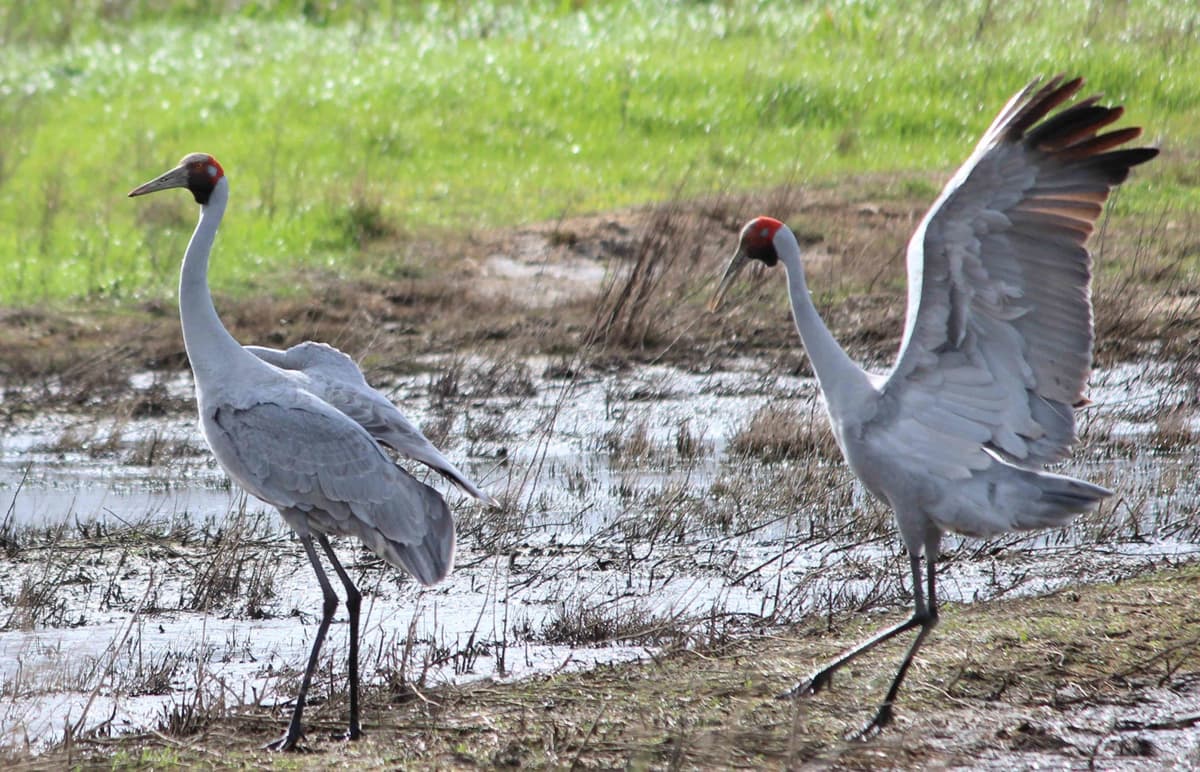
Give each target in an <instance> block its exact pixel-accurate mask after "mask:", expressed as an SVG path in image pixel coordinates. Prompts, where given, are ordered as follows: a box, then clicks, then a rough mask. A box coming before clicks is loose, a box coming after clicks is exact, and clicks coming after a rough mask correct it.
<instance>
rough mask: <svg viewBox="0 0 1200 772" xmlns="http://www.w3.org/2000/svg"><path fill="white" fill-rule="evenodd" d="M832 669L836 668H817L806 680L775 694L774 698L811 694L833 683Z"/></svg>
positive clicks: (792, 697) (787, 698) (790, 698)
mask: <svg viewBox="0 0 1200 772" xmlns="http://www.w3.org/2000/svg"><path fill="white" fill-rule="evenodd" d="M834 670H836V668H828V667H827V668H825V669H824V670H818V671H817V672H815V673H813V674H812V675H811V676H809V677H808V678H807V679H806V680H804V681H801V682H800V683H798V684H796V685H795V686H793V687H792V688H791V689H788V690H787V691H786V692H784V693H783V694H780V695H777V696H776V699H780V700H794V699H797V698H799V697H807V696H809V695H811V694H816V693H817V692H819V691H821V690H822V689H824V688H826V687H827V686H829V684H831V683H833V673H834Z"/></svg>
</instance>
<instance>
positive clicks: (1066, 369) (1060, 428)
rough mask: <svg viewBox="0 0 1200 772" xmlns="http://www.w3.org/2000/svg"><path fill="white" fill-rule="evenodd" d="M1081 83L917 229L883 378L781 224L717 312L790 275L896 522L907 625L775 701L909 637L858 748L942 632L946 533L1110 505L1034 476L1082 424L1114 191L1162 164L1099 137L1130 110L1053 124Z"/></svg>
mask: <svg viewBox="0 0 1200 772" xmlns="http://www.w3.org/2000/svg"><path fill="white" fill-rule="evenodd" d="M1082 83H1083V79H1082V78H1076V79H1074V80H1069V81H1064V79H1063V77H1062V76H1058V77H1055V78H1053V79H1051V80H1050V81H1049V82H1047V83H1046V84H1045V85H1041V84H1040V81H1037V80H1035V81H1034V82H1032V83H1030V84H1029V85H1028V86H1027V87H1026V88H1025V89H1023V90H1022V91H1020V92H1019V93H1018V94H1016V95H1015V96H1014V97H1013V98H1012V99H1011V100H1009V102H1008V104H1007V105H1005V107H1004V109H1003V110H1001V111H1000V114H999V115H998V116H997V117H996V119H995V121H994V122H993V123H992V125H991V127H990V128H989V129H988V130H987V132H986V133H985V134H984V135H983V139H982V140H981V141H980V143H979V145H978V146H977V147H976V148H975V152H974V153H972V154H971V156H970V157H969V158H968V159H967V161H966V163H964V164H963V166H962V168H960V169H959V170H958V172H957V173H956V174H955V175H954V177H952V178H951V180H950V182H949V183H947V185H946V187H945V189H944V190H943V191H942V194H941V195H940V196H939V197H938V199H937V200H936V201H935V202H934V204H933V206H932V207H931V208H930V210H929V212H928V214H926V215H925V218H924V219H923V220H922V221H921V223H920V225H918V226H917V230H916V233H915V234H914V235H913V237H912V240H911V241H910V242H909V244H908V314H907V317H906V321H905V326H904V337H903V340H902V342H901V344H900V353H899V357H898V358H897V361H896V364H895V366H894V367H893V368H892V370H891V372H890V373H888V374H887V375H873V374H869V373H867V372H865V371H864V370H863V369H862V368H861V367H859V366H858V365H857V364H856V363H855V362H853V361H852V360H851V359H850V358H849V357H848V356H847V355H846V353H845V351H843V350H842V348H841V347H840V346H839V345H838V343H837V341H836V340H835V339H834V337H833V335H832V334H831V333H830V332H829V329H828V328H827V327H826V326H825V324H824V323H823V322H822V321H821V318H820V316H819V315H818V314H817V311H816V308H815V307H814V306H813V301H812V298H811V297H810V296H809V291H808V287H807V285H806V283H805V279H804V267H803V263H802V262H801V256H800V246H799V244H798V243H797V241H796V237H795V235H794V234H793V233H792V231H791V230H790V229H789V228H788V227H787V226H786V225H784V224H783V223H781V222H780V221H778V220H775V219H772V218H770V217H758V218H756V219H754V220H751V221H750V222H749V223H747V224H746V226H745V227H744V228H743V229H742V231H741V234H740V237H739V241H738V248H737V251H736V253H735V254H734V256H733V259H732V260H731V261H730V263H729V267H728V268H727V270H726V271H725V275H724V277H723V278H722V280H721V283H720V286H719V287H718V288H717V291H716V293H715V294H714V296H713V300H712V303H711V304H710V305H711V308H712V309H713V310H715V309H716V308H717V307H718V306H719V304H720V302H721V300H722V298H723V297H724V295H725V293H726V291H727V290H728V289H729V287H730V285H731V283H732V281H733V279H734V277H735V276H736V275H737V274H738V272H739V271H740V270H741V269H742V268H743V267H744V266H745V265H746V264H747V263H749V262H750V261H751V260H757V261H759V262H761V263H763V264H765V265H768V266H773V265H775V264H776V263H779V262H782V263H783V267H784V269H785V271H786V272H787V280H788V292H789V294H790V296H791V303H792V316H793V319H794V320H795V323H796V329H797V331H798V332H799V333H800V338H801V341H802V343H803V345H804V348H805V350H806V351H807V353H808V357H809V361H810V362H811V363H812V369H813V372H814V373H815V374H816V378H817V383H818V386H819V388H820V391H821V394H822V396H823V398H824V401H825V407H826V411H827V413H828V415H829V422H830V424H831V425H832V428H833V436H834V438H835V439H836V440H837V444H838V447H840V448H841V451H842V455H843V457H844V458H845V459H846V463H847V464H848V465H849V466H850V469H851V470H852V471H853V472H854V474H855V475H857V477H858V478H859V480H861V481H862V483H863V485H864V486H865V487H866V489H867V490H868V491H870V493H871V494H872V495H873V496H874V497H875V498H876V499H878V500H879V501H881V502H883V503H884V504H886V505H888V506H889V507H891V509H892V511H893V512H894V514H895V518H896V525H897V527H898V529H899V531H900V537H901V539H902V540H903V542H904V546H905V548H906V549H907V552H908V556H909V562H910V564H911V570H912V582H913V613H912V616H911V617H910V618H909V619H908V620H906V621H904V622H901V623H899V624H897V625H895V626H893V627H889V628H886V629H884V630H882V631H880V632H879V633H878V634H876V635H875V636H873V637H871V638H869V639H867V640H866V641H863V642H862V643H860V644H858V645H856V646H854V647H852V648H850V649H848V650H847V651H845V652H843V653H842V654H841V655H840V656H838V657H837V658H836V659H834V660H833V661H831V662H829V663H828V664H826V665H825V666H824V667H822V668H821V669H819V670H817V671H816V672H815V673H814V674H813V675H812V676H810V677H809V678H808V679H806V680H804V681H802V682H800V683H798V684H796V686H795V687H794V688H792V689H791V690H790V691H788V692H787V693H786V694H784V695H781V696H782V697H793V698H795V697H802V696H807V695H812V694H816V693H817V692H819V691H820V690H821V689H823V688H825V687H826V686H828V685H829V683H830V682H831V680H832V677H833V674H834V673H835V672H836V671H837V670H838V669H839V668H841V667H842V666H843V665H845V664H846V663H847V662H849V661H851V660H853V659H854V658H855V657H858V656H859V655H861V654H863V653H865V652H867V651H869V650H871V649H872V648H874V647H875V646H876V645H878V644H880V643H882V642H884V641H886V640H889V639H891V638H893V637H895V636H897V635H900V634H901V633H904V632H906V631H909V630H912V629H914V628H919V632H918V633H917V636H916V638H915V640H913V642H912V645H911V646H910V647H909V649H908V652H907V653H906V654H905V655H904V658H903V659H902V660H901V661H900V667H899V669H898V671H897V672H896V675H895V678H894V679H893V680H892V684H891V687H890V688H889V689H888V692H887V695H886V696H885V697H884V699H883V703H882V704H881V705H880V706H879V709H878V711H877V712H876V713H875V716H874V718H872V719H871V721H870V722H869V723H867V725H866V726H865V727H863V729H862V730H861V731H860V732H859V734H858V736H859V737H860V738H862V737H867V736H869V735H871V734H873V733H875V732H877V731H879V730H880V729H882V728H883V727H885V726H887V725H888V724H890V723H891V722H892V719H893V705H894V704H895V701H896V695H897V693H898V692H899V690H900V686H901V684H902V683H903V681H904V677H905V674H906V673H907V672H908V668H909V666H910V665H911V664H912V660H913V657H914V656H915V655H916V653H917V650H918V649H920V647H921V644H922V642H923V641H924V640H925V638H926V637H927V636H928V635H929V633H930V632H931V631H932V630H933V628H934V627H935V626H936V625H937V621H938V606H937V593H936V581H935V578H936V574H935V565H936V562H937V557H938V548H939V545H940V543H941V537H942V534H943V533H944V532H946V531H953V532H956V533H960V534H964V535H967V536H981V537H986V536H994V535H997V534H1001V533H1006V532H1009V531H1023V530H1028V529H1034V528H1050V527H1055V526H1061V525H1064V524H1066V523H1068V522H1069V521H1070V520H1071V519H1072V518H1073V517H1074V516H1075V515H1077V514H1080V513H1083V512H1087V511H1090V510H1092V509H1094V508H1095V507H1096V506H1097V505H1098V504H1099V503H1100V501H1101V500H1102V499H1104V498H1105V497H1107V496H1110V495H1112V491H1109V490H1107V489H1105V488H1102V487H1100V486H1099V485H1093V484H1091V483H1088V482H1084V481H1083V480H1076V479H1073V478H1071V477H1066V476H1064V475H1060V474H1052V473H1050V472H1046V471H1044V469H1043V468H1044V467H1045V465H1047V464H1051V463H1054V462H1056V461H1060V460H1062V459H1064V458H1066V457H1067V456H1068V454H1069V452H1070V450H1071V447H1072V446H1073V445H1074V444H1075V442H1076V434H1075V412H1074V411H1075V409H1077V408H1078V407H1081V406H1082V405H1085V404H1087V400H1086V399H1085V398H1084V396H1083V392H1084V388H1085V386H1086V384H1087V378H1088V373H1089V371H1090V370H1091V363H1092V344H1093V341H1094V338H1095V333H1094V331H1093V327H1092V304H1091V265H1092V260H1091V255H1090V254H1089V253H1088V251H1087V249H1086V248H1085V246H1084V244H1085V242H1086V240H1087V237H1088V236H1089V234H1091V232H1092V229H1093V227H1094V225H1095V222H1096V219H1097V218H1098V217H1099V216H1100V213H1101V210H1102V208H1103V205H1104V202H1105V200H1106V199H1107V198H1108V194H1109V192H1110V191H1111V190H1112V188H1113V187H1114V186H1116V185H1118V184H1120V183H1121V182H1123V181H1124V180H1125V178H1126V176H1128V174H1129V170H1130V168H1131V167H1133V166H1136V165H1138V164H1141V163H1145V162H1146V161H1149V160H1150V159H1151V158H1153V157H1154V156H1155V155H1157V154H1158V150H1157V149H1155V148H1148V147H1138V148H1127V149H1118V148H1120V146H1121V145H1124V144H1125V143H1127V142H1129V141H1130V140H1132V139H1134V138H1135V137H1137V136H1138V135H1139V134H1140V133H1141V129H1140V128H1125V129H1118V130H1116V131H1110V132H1107V133H1104V134H1101V133H1099V132H1100V130H1101V129H1103V128H1104V127H1105V126H1108V125H1109V124H1111V123H1113V122H1114V121H1116V120H1117V119H1118V118H1120V117H1121V114H1122V112H1123V110H1122V108H1121V107H1105V106H1101V105H1100V104H1098V102H1099V97H1098V96H1093V97H1090V98H1088V99H1084V100H1082V101H1080V102H1078V103H1076V104H1074V105H1072V106H1070V107H1066V108H1064V109H1061V110H1058V111H1057V112H1054V111H1055V110H1056V108H1059V107H1060V105H1062V104H1063V103H1064V102H1067V101H1068V100H1070V99H1071V97H1072V96H1073V95H1074V94H1075V93H1076V92H1077V91H1078V90H1079V88H1080V86H1081V85H1082ZM1051 113H1053V114H1051ZM922 554H923V555H924V558H925V573H926V577H925V580H926V582H927V590H926V591H925V592H923V591H922V576H921V570H922V566H921V557H922ZM926 592H927V593H928V596H926Z"/></svg>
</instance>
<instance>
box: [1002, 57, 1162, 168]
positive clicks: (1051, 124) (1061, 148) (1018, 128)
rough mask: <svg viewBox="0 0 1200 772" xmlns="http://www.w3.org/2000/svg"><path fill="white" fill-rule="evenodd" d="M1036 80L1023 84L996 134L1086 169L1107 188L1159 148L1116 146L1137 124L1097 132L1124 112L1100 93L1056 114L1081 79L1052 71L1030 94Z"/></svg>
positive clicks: (1136, 130)
mask: <svg viewBox="0 0 1200 772" xmlns="http://www.w3.org/2000/svg"><path fill="white" fill-rule="evenodd" d="M1036 83H1037V81H1034V83H1031V84H1030V86H1028V87H1026V89H1025V91H1024V92H1022V95H1023V96H1024V97H1025V101H1024V103H1023V104H1020V106H1019V107H1018V108H1016V109H1015V110H1013V111H1011V114H1010V115H1008V116H1006V118H1007V120H1006V121H1005V123H1004V126H1003V127H1002V128H1001V131H1000V134H999V136H1001V137H1003V138H1004V139H1005V140H1007V141H1009V142H1013V143H1020V144H1023V145H1024V146H1026V147H1028V148H1030V149H1032V150H1035V151H1037V152H1040V153H1043V154H1045V155H1046V156H1047V157H1049V158H1051V159H1053V160H1055V161H1057V162H1059V163H1062V164H1069V165H1070V166H1071V167H1072V168H1076V169H1087V170H1090V171H1092V172H1094V173H1096V174H1097V175H1098V177H1099V180H1102V181H1103V182H1104V183H1106V184H1108V185H1109V186H1112V185H1116V184H1119V183H1120V182H1123V181H1124V180H1125V178H1126V177H1127V176H1128V175H1129V170H1130V169H1131V168H1133V167H1134V166H1137V165H1138V164H1143V163H1145V162H1147V161H1149V160H1150V159H1151V158H1154V156H1156V155H1158V149H1157V148H1152V147H1141V148H1128V149H1125V150H1116V149H1114V148H1119V147H1120V146H1121V145H1124V144H1125V143H1127V142H1130V141H1132V140H1133V139H1135V138H1136V137H1138V136H1139V135H1140V134H1141V131H1142V130H1141V128H1140V127H1136V126H1135V127H1130V128H1124V129H1117V130H1115V131H1110V132H1107V133H1105V134H1100V133H1099V132H1100V130H1101V129H1103V128H1104V127H1106V126H1108V125H1110V124H1112V123H1115V122H1116V121H1118V120H1119V119H1120V118H1121V116H1123V115H1124V114H1125V108H1123V107H1122V106H1120V105H1113V106H1110V107H1106V106H1103V105H1100V104H1098V102H1099V100H1100V96H1099V95H1094V96H1090V97H1088V98H1086V99H1083V100H1081V101H1079V102H1077V103H1075V104H1073V105H1071V106H1069V107H1066V108H1064V109H1062V110H1059V111H1058V112H1057V113H1054V110H1055V109H1056V108H1058V107H1060V106H1061V105H1062V104H1063V103H1065V102H1066V101H1067V100H1068V99H1070V98H1071V97H1072V96H1073V95H1074V94H1075V93H1076V92H1077V91H1079V89H1080V87H1081V86H1082V85H1083V78H1072V79H1071V80H1065V78H1064V76H1062V75H1056V76H1055V77H1053V78H1051V79H1050V80H1049V81H1048V82H1047V83H1046V85H1045V86H1042V87H1041V88H1040V89H1038V90H1037V91H1036V93H1033V94H1032V95H1028V94H1029V92H1030V91H1031V90H1032V89H1033V87H1034V86H1035V85H1036ZM1019 101H1020V100H1018V102H1019ZM1052 113H1053V114H1052ZM1047 116H1049V117H1047Z"/></svg>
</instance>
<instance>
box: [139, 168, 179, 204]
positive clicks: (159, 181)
mask: <svg viewBox="0 0 1200 772" xmlns="http://www.w3.org/2000/svg"><path fill="white" fill-rule="evenodd" d="M187 186H188V170H187V167H186V166H176V167H175V168H174V169H172V170H171V171H169V172H167V173H166V174H160V175H159V176H157V177H155V178H154V179H152V180H150V181H149V182H147V183H145V184H144V185H138V186H137V187H136V188H134V189H133V190H131V191H129V197H130V198H133V197H134V196H144V195H146V194H147V193H153V192H155V191H156V190H167V189H168V188H186V187H187Z"/></svg>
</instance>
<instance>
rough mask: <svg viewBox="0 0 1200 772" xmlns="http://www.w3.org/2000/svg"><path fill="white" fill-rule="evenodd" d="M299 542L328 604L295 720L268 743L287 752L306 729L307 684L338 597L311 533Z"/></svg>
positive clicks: (294, 714)
mask: <svg viewBox="0 0 1200 772" xmlns="http://www.w3.org/2000/svg"><path fill="white" fill-rule="evenodd" d="M300 543H301V544H303V545H304V552H305V554H307V555H308V560H309V562H310V563H312V567H313V571H314V572H316V574H317V581H318V582H320V583H321V592H322V593H323V594H324V595H325V603H324V605H323V606H322V607H321V624H320V626H318V627H317V638H316V640H314V641H313V647H312V653H311V654H309V655H308V667H307V668H305V669H304V678H303V680H301V681H300V692H299V694H297V695H296V707H295V709H294V710H293V711H292V720H291V721H290V722H288V728H287V732H286V733H285V734H284V735H283V737H281V738H279V739H278V740H276V741H275V742H272V743H267V745H266V746H265V747H266V748H268V749H270V750H273V751H288V750H291V749H292V748H295V747H296V743H297V742H299V741H300V738H301V737H302V736H303V735H304V730H303V728H302V727H301V726H300V718H301V716H302V715H303V714H304V701H305V700H306V699H307V698H308V687H309V684H311V683H312V676H313V672H314V671H316V669H317V657H318V656H320V654H321V644H322V643H323V642H324V641H325V633H326V632H328V631H329V623H330V622H331V621H333V612H335V611H337V604H338V598H337V594H336V593H334V591H333V586H332V585H331V584H329V577H327V576H325V569H323V568H321V561H320V559H319V558H318V557H317V551H316V550H315V549H313V543H312V536H308V535H305V536H301V537H300Z"/></svg>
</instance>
